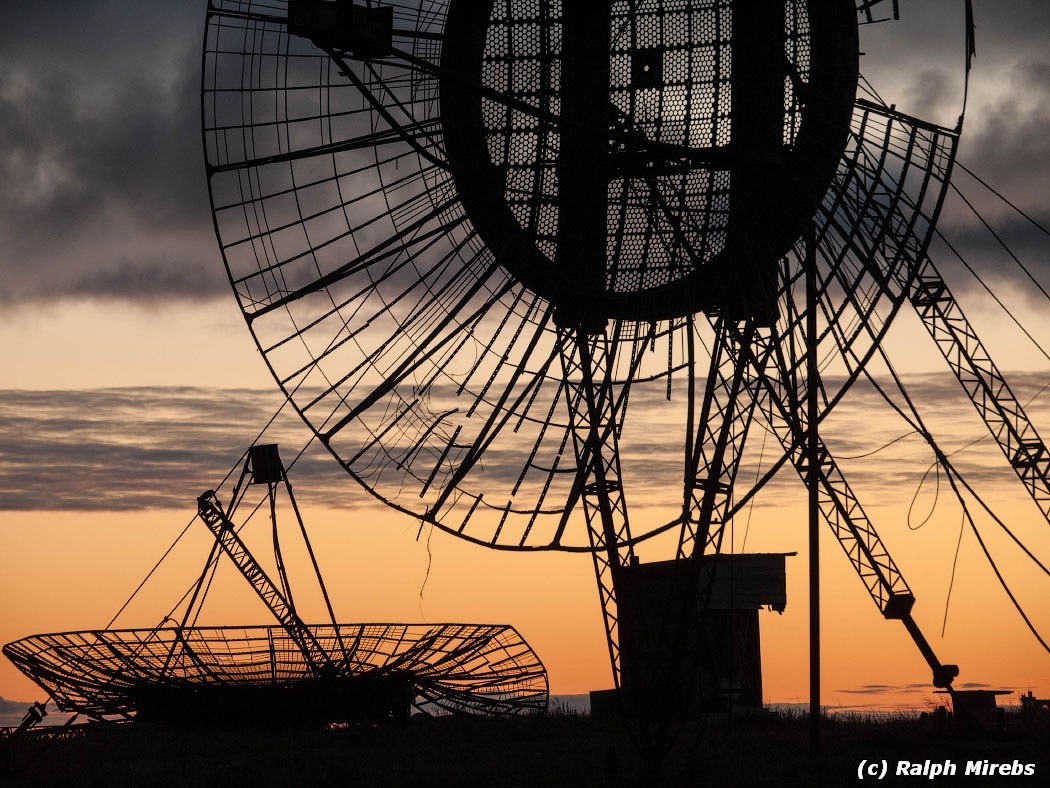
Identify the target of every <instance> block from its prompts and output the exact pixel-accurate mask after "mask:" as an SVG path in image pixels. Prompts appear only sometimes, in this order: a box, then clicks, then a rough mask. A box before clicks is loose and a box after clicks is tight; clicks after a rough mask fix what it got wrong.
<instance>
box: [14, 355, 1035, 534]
mask: <svg viewBox="0 0 1050 788" xmlns="http://www.w3.org/2000/svg"><path fill="white" fill-rule="evenodd" d="M1011 379H1012V380H1014V381H1015V383H1017V384H1018V386H1019V389H1018V390H1019V391H1032V390H1034V389H1035V387H1036V386H1041V385H1043V384H1045V382H1046V381H1045V375H1040V374H1034V373H1033V374H1027V375H1025V374H1022V375H1014V376H1011ZM905 382H906V385H907V387H908V389H909V393H910V394H911V395H912V397H913V398H914V399H915V401H916V402H917V403H919V408H920V412H921V413H922V414H923V415H924V416H925V417H926V418H927V419H928V426H929V428H930V429H931V430H932V431H933V432H934V434H935V435H936V436H937V439H938V442H939V444H940V446H941V448H942V449H943V450H944V451H945V452H946V453H947V454H949V455H950V456H951V458H952V461H953V463H954V464H955V466H956V467H957V468H958V469H959V471H960V472H962V473H963V474H964V476H965V477H966V478H967V479H968V480H969V481H970V482H971V483H973V484H974V486H975V487H977V488H978V489H984V490H987V489H989V488H990V487H991V486H994V485H1003V484H1006V485H1014V486H1013V487H1008V488H1007V489H1008V490H1013V492H1014V493H1016V495H1017V496H1023V495H1024V493H1023V491H1022V489H1021V487H1020V484H1019V483H1018V482H1017V480H1016V479H1014V478H1013V474H1012V471H1011V470H1010V469H1009V467H1008V465H1007V464H1006V461H1005V459H1004V458H1003V457H1002V455H1001V453H1000V452H999V451H998V449H996V448H995V445H994V443H993V442H992V441H991V439H990V438H987V437H985V436H986V434H987V429H986V428H985V427H984V425H983V424H982V423H981V421H980V420H979V419H978V418H977V416H976V414H975V412H974V410H973V406H972V405H971V404H970V402H969V401H968V400H967V398H966V397H965V395H964V394H963V392H962V390H961V388H960V386H959V384H958V382H957V381H956V380H955V379H954V378H951V377H950V376H948V375H945V374H941V375H932V374H929V375H910V376H905ZM1022 399H1023V398H1022ZM1046 400H1047V398H1046V397H1045V396H1044V397H1042V398H1040V399H1039V400H1037V401H1036V402H1035V403H1033V405H1032V406H1031V407H1030V408H1029V412H1030V414H1031V416H1032V418H1033V420H1034V421H1035V422H1036V423H1043V422H1045V421H1046V418H1047V417H1048V416H1050V413H1048V403H1047V402H1046ZM280 401H281V400H280V396H279V395H277V394H276V393H275V392H271V391H269V390H253V389H230V390H227V389H203V388H188V387H187V388H150V387H142V388H128V389H95V390H87V391H6V392H0V509H7V510H33V509H40V510H51V509H67V510H135V509H149V508H185V507H187V506H192V503H193V500H194V498H195V496H196V495H197V494H199V492H201V491H202V490H204V489H207V488H209V487H214V486H215V485H216V484H217V483H218V481H219V480H220V479H222V477H223V476H224V475H225V473H226V471H227V470H229V468H230V467H231V466H232V465H233V464H234V463H235V462H236V460H237V458H238V457H239V456H240V455H241V453H242V452H243V451H244V449H245V447H246V446H247V445H249V444H250V443H251V442H252V441H253V440H254V439H255V437H256V434H257V432H258V430H259V429H260V427H261V425H263V424H266V423H267V421H268V420H269V418H270V417H271V415H272V414H273V412H274V411H275V410H277V408H278V407H279V405H280ZM632 408H633V410H632V413H631V416H632V420H638V423H644V424H646V428H645V431H646V432H647V433H651V436H652V439H651V440H639V441H634V442H631V443H630V444H629V446H625V447H624V453H623V454H622V459H623V461H624V467H625V469H627V468H630V469H633V470H632V471H631V472H630V475H628V472H627V471H625V484H626V485H628V487H629V489H630V491H631V495H632V496H634V500H635V501H637V502H640V501H641V500H643V499H645V498H646V497H658V498H659V500H661V501H666V500H669V499H670V500H675V498H674V494H673V490H671V492H670V493H669V488H668V483H667V480H668V479H676V480H677V479H680V478H681V476H680V475H681V456H680V454H679V453H678V452H676V451H669V450H668V446H669V445H671V444H670V443H669V442H668V441H669V440H677V441H680V440H681V437H680V434H679V433H680V428H679V429H678V430H677V431H675V430H673V429H672V425H664V424H661V423H660V422H659V421H652V420H647V419H648V417H647V414H646V413H645V412H644V408H643V405H642V404H641V403H635V404H633V405H632ZM886 413H887V408H886V406H885V405H884V404H881V399H879V398H878V395H877V394H876V393H875V392H874V391H873V390H872V389H871V388H870V387H869V386H867V385H865V384H863V383H860V384H857V385H856V386H855V387H854V389H853V390H851V392H850V393H849V395H848V396H847V397H846V398H845V399H844V400H843V402H842V404H841V405H840V406H839V408H838V409H836V411H835V412H834V414H833V416H832V417H831V418H829V420H828V421H827V423H826V426H825V430H824V432H825V440H826V442H827V443H828V445H829V447H830V448H831V450H832V452H833V454H834V455H835V456H837V457H841V458H851V457H859V456H860V455H870V456H864V457H862V458H860V459H842V460H841V462H840V464H841V466H842V468H843V471H844V473H845V475H846V477H847V478H848V479H850V481H851V483H852V484H853V485H854V486H855V487H856V489H857V491H858V494H859V495H860V496H861V498H862V500H877V501H879V503H886V502H887V501H895V502H898V503H899V502H905V503H906V502H907V501H908V500H910V499H911V497H912V495H913V494H914V493H915V492H916V491H917V490H919V489H920V484H921V483H922V477H923V474H924V472H925V471H926V470H927V468H929V467H930V464H931V462H932V452H931V450H930V449H929V447H928V446H927V445H926V444H925V443H924V442H922V441H921V440H919V439H917V438H914V437H912V438H909V439H907V440H902V441H899V442H897V443H895V444H893V445H892V446H888V447H886V448H882V447H883V446H884V445H885V444H886V443H888V442H889V441H891V440H892V439H893V438H894V437H897V436H899V435H901V434H902V433H903V432H904V431H906V429H907V428H906V427H903V426H900V425H897V424H894V422H893V421H892V420H888V419H886V418H885V416H886ZM965 425H969V427H970V429H966V426H965ZM948 427H951V429H948ZM675 435H678V437H674V436H675ZM308 439H309V431H308V430H307V429H306V428H305V427H304V426H303V425H302V424H301V422H300V421H299V420H298V417H296V416H295V415H294V414H292V413H291V412H285V413H283V415H282V416H281V417H280V418H279V419H278V420H277V421H276V422H275V423H274V425H273V427H271V428H270V429H269V430H268V431H267V436H266V440H268V441H273V442H277V443H280V444H281V445H282V447H283V449H282V456H283V457H284V459H285V461H286V462H290V460H291V458H292V457H293V456H294V453H295V452H296V451H298V449H299V448H301V447H302V446H303V445H304V444H306V443H307V441H308ZM762 441H763V434H762V432H761V430H760V428H759V427H758V426H757V425H756V427H755V431H754V433H753V434H752V435H751V437H750V439H749V443H748V448H747V455H746V459H745V462H744V463H743V465H742V467H741V470H740V475H739V479H740V480H741V481H740V485H739V489H740V490H743V489H744V488H745V487H746V486H747V485H748V484H749V483H750V482H751V481H752V480H753V479H755V478H756V477H757V475H758V472H759V471H763V472H764V470H766V469H768V468H769V467H770V465H771V464H772V463H773V461H774V460H775V459H776V458H777V457H779V456H780V453H781V450H780V447H779V445H777V444H776V441H775V440H774V439H773V438H766V439H765V442H766V447H765V449H764V450H763V451H761V452H760V444H761V443H762ZM975 441H976V442H975ZM971 444H972V445H971ZM759 454H763V455H764V456H763V460H762V463H761V465H759V463H758V455H759ZM523 460H524V458H523V457H522V456H521V453H520V452H518V453H515V452H513V451H510V450H509V449H506V448H505V449H504V450H502V451H500V452H494V453H493V455H492V456H491V457H490V456H486V458H485V461H484V466H485V467H484V472H485V478H486V480H487V481H488V482H489V483H491V484H501V485H506V484H508V483H512V482H513V481H514V480H515V479H516V478H517V476H518V474H519V472H520V469H521V463H522V462H523ZM294 476H295V478H296V479H297V480H298V482H299V484H298V485H297V488H296V489H297V490H298V491H300V492H301V494H302V495H303V496H304V499H305V500H311V501H314V502H320V503H324V504H329V505H334V506H341V507H346V506H359V505H366V504H367V505H371V504H372V503H373V499H372V498H371V496H369V495H367V494H366V493H365V492H364V491H363V490H362V489H361V488H360V487H359V486H358V485H357V484H356V483H355V482H352V481H351V480H350V479H349V478H348V477H347V476H346V475H345V474H344V473H343V472H342V470H341V468H340V467H339V466H338V464H337V463H336V462H335V460H334V459H333V458H332V457H331V456H330V455H329V454H328V453H327V452H326V451H324V450H323V449H322V448H320V447H319V446H317V445H316V444H315V445H314V446H312V447H311V448H310V450H308V451H307V452H306V454H304V456H303V458H302V459H301V460H300V461H299V462H298V463H297V464H296V466H295V469H294ZM935 484H936V479H935V477H933V476H930V477H928V479H927V480H926V482H925V485H924V486H923V487H922V489H921V491H920V492H921V495H920V496H919V498H918V500H917V503H916V513H917V514H916V517H917V518H921V516H922V515H923V514H924V513H925V512H926V511H927V510H928V509H929V507H930V506H932V505H933V501H934V499H935V497H936V493H935V492H934V487H935ZM677 485H680V481H676V482H675V484H674V485H672V486H673V487H676V488H677V489H680V487H678V486H677ZM940 494H941V495H942V496H947V495H948V493H947V488H946V486H945V484H944V482H943V480H942V482H941V493H940ZM669 495H670V498H669ZM796 495H797V496H801V495H802V487H801V482H800V481H799V480H798V478H797V475H796V473H795V471H794V470H793V469H792V468H791V467H786V468H784V469H783V470H782V472H781V473H780V474H779V475H778V476H777V477H776V478H775V479H774V480H773V482H772V483H771V484H770V485H769V486H768V487H767V488H765V489H764V490H763V491H762V493H761V494H760V495H759V496H758V497H757V498H756V504H757V505H758V506H776V505H779V504H780V503H781V502H782V501H783V500H784V496H796Z"/></svg>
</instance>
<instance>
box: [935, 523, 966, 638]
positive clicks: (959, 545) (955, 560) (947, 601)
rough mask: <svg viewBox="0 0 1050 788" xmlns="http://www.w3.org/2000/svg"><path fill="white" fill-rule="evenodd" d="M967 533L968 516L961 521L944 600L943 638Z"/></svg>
mask: <svg viewBox="0 0 1050 788" xmlns="http://www.w3.org/2000/svg"><path fill="white" fill-rule="evenodd" d="M965 532H966V516H965V515H964V516H963V518H962V520H960V521H959V538H958V540H956V542H955V556H954V557H953V558H952V576H951V579H949V580H948V595H947V596H946V597H945V599H944V619H943V620H942V621H941V637H944V633H945V630H947V628H948V606H949V605H950V604H951V601H952V589H953V588H955V572H956V569H958V567H959V552H960V550H961V548H962V538H963V534H964V533H965Z"/></svg>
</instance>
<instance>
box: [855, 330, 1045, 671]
mask: <svg viewBox="0 0 1050 788" xmlns="http://www.w3.org/2000/svg"><path fill="white" fill-rule="evenodd" d="M879 354H880V356H881V358H882V361H883V363H884V364H885V365H886V369H887V370H888V371H889V373H890V376H891V377H892V378H893V381H894V384H895V385H896V386H897V389H898V391H900V393H901V396H902V397H904V400H905V402H906V403H907V405H908V409H909V411H910V412H911V416H912V418H909V417H908V415H907V414H905V413H904V411H903V409H901V407H900V406H899V405H898V404H897V403H895V402H894V401H893V400H892V399H890V398H889V396H888V395H886V393H885V392H884V391H883V389H882V388H881V387H880V386H879V385H878V384H877V383H876V382H875V380H874V379H873V378H872V376H871V373H870V372H868V371H867V369H865V375H866V376H867V378H868V379H869V381H870V382H871V383H872V385H874V386H875V388H876V390H877V391H879V393H880V394H882V396H883V398H884V399H885V400H886V402H887V403H888V404H889V405H890V407H892V408H893V409H894V410H895V411H897V413H898V414H899V415H900V416H901V417H902V418H903V419H904V420H905V421H906V422H907V423H908V424H910V425H912V426H913V427H915V429H917V430H918V431H919V433H920V434H921V435H922V437H923V438H924V439H925V440H926V442H927V443H928V444H929V446H930V448H931V449H932V450H933V452H934V456H935V457H936V460H937V464H938V465H941V466H942V467H944V470H945V476H946V478H947V480H948V484H949V485H951V488H952V492H953V493H954V494H955V498H956V500H957V501H958V502H959V505H960V506H961V507H962V510H963V515H964V518H965V522H967V523H968V524H969V526H970V530H971V531H972V532H973V535H974V536H975V537H976V538H977V543H978V544H979V545H980V547H981V551H982V552H983V553H984V557H985V560H986V561H987V562H988V565H989V566H990V567H991V569H992V572H993V573H994V574H995V577H996V579H997V580H998V582H999V585H1000V586H1001V587H1002V589H1003V591H1004V592H1005V593H1006V596H1007V597H1008V598H1009V599H1010V602H1011V604H1012V605H1013V607H1014V609H1015V610H1016V611H1017V614H1018V615H1019V616H1020V617H1021V620H1022V621H1024V623H1025V625H1026V626H1027V627H1028V630H1029V631H1030V632H1031V633H1032V635H1033V637H1035V639H1036V640H1037V641H1038V642H1039V644H1040V645H1041V646H1042V647H1043V649H1044V650H1046V651H1047V652H1048V653H1050V645H1048V644H1047V643H1046V641H1045V640H1044V639H1043V637H1042V635H1040V634H1039V631H1038V630H1037V629H1036V628H1035V624H1033V623H1032V620H1031V619H1030V618H1029V616H1028V614H1027V613H1026V612H1025V610H1024V608H1023V607H1022V606H1021V604H1020V602H1019V601H1018V600H1017V597H1016V596H1014V593H1013V591H1012V590H1011V589H1010V586H1009V584H1008V583H1007V582H1006V578H1004V577H1003V575H1002V572H1001V571H1000V570H999V566H998V564H997V563H996V561H995V559H994V558H993V557H992V554H991V552H990V551H989V550H988V546H987V545H986V544H985V542H984V539H983V537H982V536H981V533H980V531H979V530H978V528H977V523H976V521H975V520H974V519H973V516H972V515H971V514H970V509H969V506H967V504H966V499H965V498H964V497H963V495H962V492H961V491H960V490H959V488H958V485H957V484H956V479H958V481H959V482H960V483H962V484H963V485H964V486H965V487H966V489H967V491H969V492H970V494H971V495H973V496H974V498H975V500H977V501H978V503H980V504H981V506H982V507H983V508H984V509H985V510H986V511H990V509H989V508H988V507H987V505H986V504H985V503H984V501H983V499H981V498H980V496H978V495H977V494H976V493H975V492H974V491H973V489H972V488H971V487H970V486H969V484H967V483H966V481H965V480H964V479H963V477H962V475H961V474H959V472H958V471H956V470H955V469H954V467H953V466H952V465H951V463H950V461H949V460H948V458H947V457H946V456H945V455H944V452H942V451H941V449H940V447H939V446H937V443H936V441H935V440H934V438H933V435H932V433H930V432H929V430H927V429H926V426H925V424H924V423H923V421H922V417H921V416H920V415H919V412H918V410H917V409H916V407H915V403H914V401H913V400H912V398H911V396H910V395H909V394H908V392H907V390H906V389H905V388H904V383H903V381H901V379H900V376H899V375H898V374H897V371H896V369H894V367H893V365H892V364H891V363H890V360H889V358H888V357H887V355H886V351H885V350H884V349H883V348H882V347H880V348H879ZM994 519H995V522H996V523H997V524H998V525H999V526H1000V527H1001V528H1002V529H1003V530H1004V531H1005V532H1006V533H1007V534H1008V535H1009V536H1010V537H1011V538H1012V539H1013V540H1014V542H1015V543H1016V544H1017V545H1018V546H1020V547H1021V549H1022V550H1023V551H1024V552H1025V554H1026V555H1027V556H1028V557H1029V558H1031V559H1032V560H1033V561H1034V562H1035V563H1036V565H1037V566H1039V568H1040V569H1042V570H1043V572H1044V574H1047V575H1050V569H1047V567H1046V566H1045V565H1044V564H1043V563H1042V562H1041V561H1039V560H1038V559H1036V557H1035V556H1034V555H1033V554H1032V552H1031V551H1030V550H1028V548H1027V547H1025V546H1024V545H1023V544H1021V541H1020V540H1019V539H1018V538H1017V537H1016V535H1014V533H1013V532H1012V531H1011V530H1010V529H1009V528H1007V527H1006V525H1005V523H1003V522H1002V521H1001V520H1000V519H999V518H998V517H995V518H994Z"/></svg>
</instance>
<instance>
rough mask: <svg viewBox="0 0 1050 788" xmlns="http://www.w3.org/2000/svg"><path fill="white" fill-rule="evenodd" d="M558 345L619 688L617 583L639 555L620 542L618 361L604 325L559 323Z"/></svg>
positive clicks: (623, 504)
mask: <svg viewBox="0 0 1050 788" xmlns="http://www.w3.org/2000/svg"><path fill="white" fill-rule="evenodd" d="M558 348H559V356H560V357H561V364H562V372H563V376H564V380H565V397H566V403H567V405H568V412H569V421H570V429H571V432H572V442H573V451H574V452H575V455H576V468H577V477H576V485H575V486H576V487H577V488H578V490H579V492H580V497H582V498H583V509H584V516H585V518H586V521H587V536H588V539H589V541H590V546H591V556H592V557H593V559H594V573H595V577H596V579H597V581H598V594H599V601H600V603H601V608H602V619H603V621H604V624H605V634H606V639H607V641H608V644H609V659H610V661H611V663H612V671H613V683H614V685H615V686H617V687H619V686H620V672H621V666H620V640H619V614H618V611H617V608H616V584H617V580H618V578H619V572H620V568H621V567H623V566H627V565H629V564H630V563H631V561H632V560H633V556H634V551H633V549H632V548H631V547H630V546H628V547H626V548H623V549H621V548H620V547H619V546H620V545H623V544H628V543H629V542H630V538H631V531H630V524H629V521H628V517H627V501H626V499H625V498H624V495H623V486H622V485H621V483H620V455H619V447H618V445H617V438H618V433H619V426H618V420H619V419H622V418H623V411H624V406H623V405H621V406H620V410H619V412H617V410H616V403H615V401H614V397H613V394H612V385H611V375H612V365H613V361H614V360H613V358H612V357H611V354H610V341H609V338H608V337H607V336H606V334H605V332H604V330H603V331H602V332H601V333H593V334H588V333H586V332H585V331H584V329H583V328H581V327H578V326H577V327H566V328H562V327H559V328H558Z"/></svg>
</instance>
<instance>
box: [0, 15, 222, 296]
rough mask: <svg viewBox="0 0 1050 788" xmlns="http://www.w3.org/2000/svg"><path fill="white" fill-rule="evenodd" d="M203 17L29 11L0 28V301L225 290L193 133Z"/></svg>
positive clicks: (7, 17) (7, 18)
mask: <svg viewBox="0 0 1050 788" xmlns="http://www.w3.org/2000/svg"><path fill="white" fill-rule="evenodd" d="M202 30H203V9H202V8H201V7H199V6H198V4H194V3H166V2H159V0H158V1H154V2H142V3H135V4H128V3H119V2H88V3H78V4H76V5H74V6H71V5H69V4H68V3H60V2H39V3H32V4H27V5H24V6H22V7H20V8H19V10H18V12H17V13H9V14H7V15H5V24H4V26H3V29H2V30H0V177H2V178H3V181H4V183H5V188H4V189H3V191H2V192H0V249H2V250H3V251H2V252H0V266H2V268H3V270H4V277H3V284H2V285H0V301H3V302H7V303H9V304H10V303H12V302H13V303H16V304H17V303H24V302H26V301H33V300H38V299H53V298H55V297H61V296H75V297H85V298H93V299H98V298H118V299H127V300H140V299H148V300H152V299H155V298H157V297H160V296H163V297H165V298H180V297H185V298H198V297H200V296H201V295H205V294H206V295H220V294H222V293H223V292H224V282H225V277H224V276H223V274H222V267H221V264H220V263H219V258H218V254H217V252H216V251H215V244H214V240H213V237H212V234H211V228H210V221H209V210H208V207H207V191H206V185H205V179H204V169H203V156H202V154H201V150H200V132H199V128H198V126H199V120H198V118H199V111H198V104H199V100H198V92H199V79H200V77H199V68H200V66H199V63H200V41H201V35H202Z"/></svg>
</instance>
